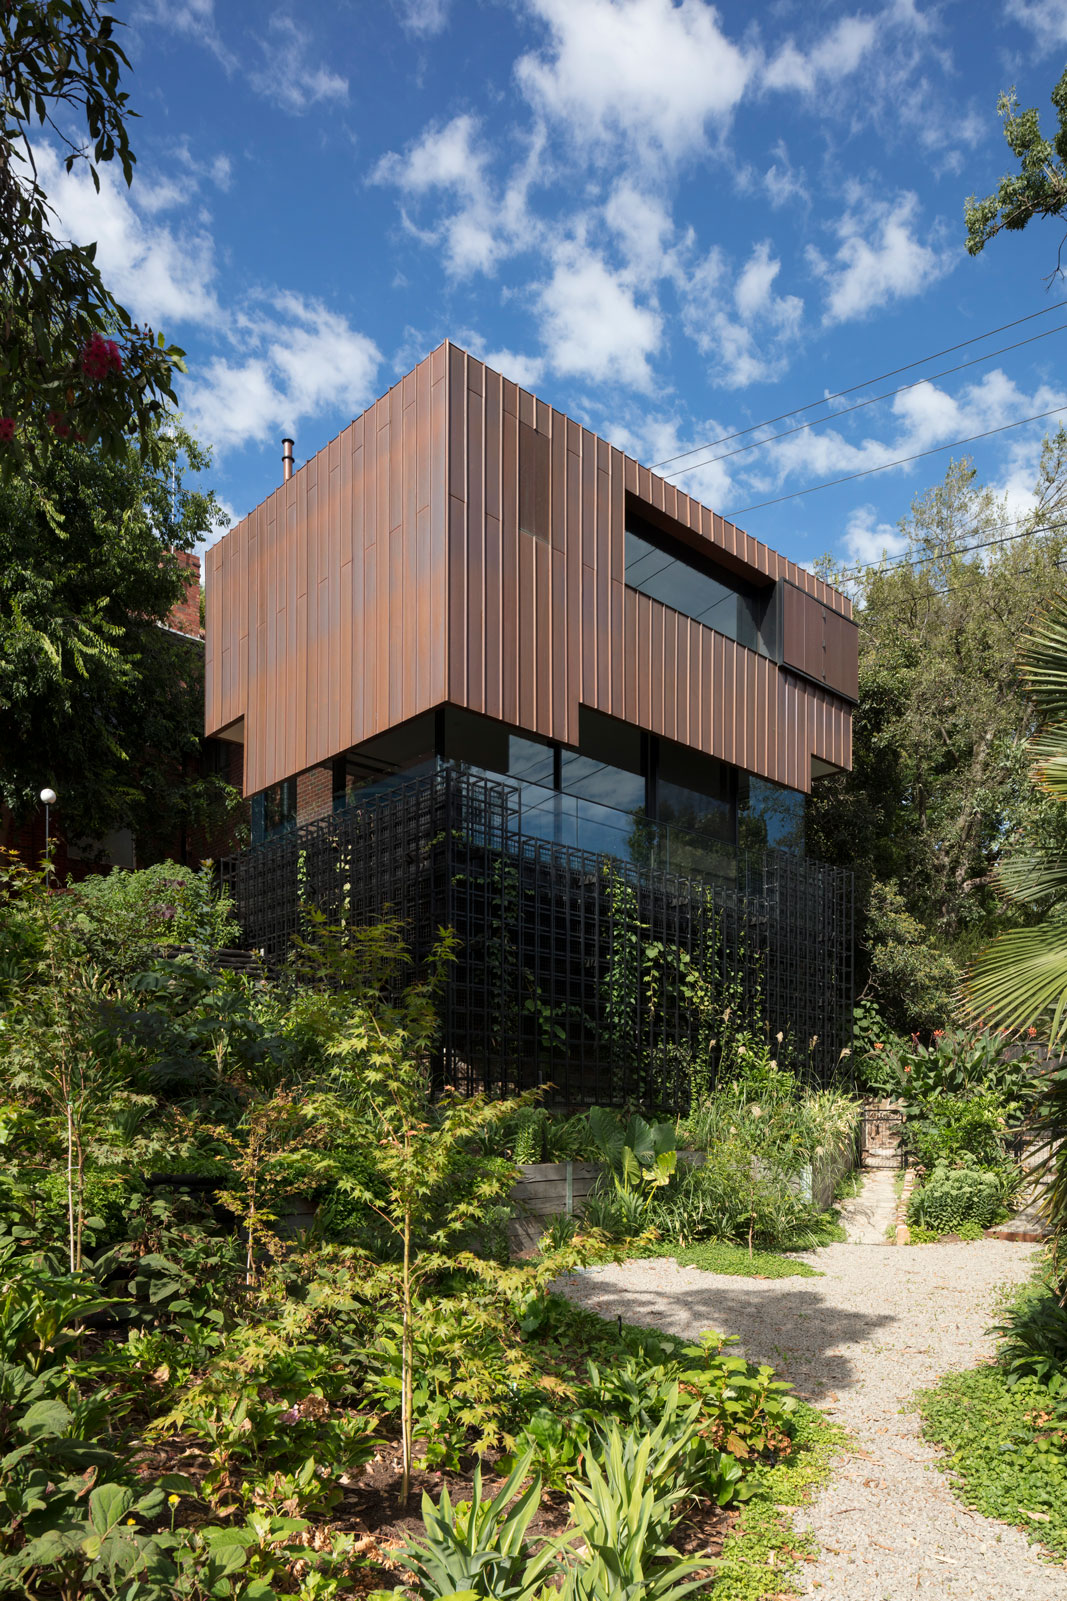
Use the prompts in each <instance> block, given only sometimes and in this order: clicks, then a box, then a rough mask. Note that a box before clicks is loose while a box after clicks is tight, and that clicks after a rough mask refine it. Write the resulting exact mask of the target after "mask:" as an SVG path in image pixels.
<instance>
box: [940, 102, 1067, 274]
mask: <svg viewBox="0 0 1067 1601" xmlns="http://www.w3.org/2000/svg"><path fill="white" fill-rule="evenodd" d="M1051 98H1052V104H1053V106H1054V107H1055V109H1056V116H1057V119H1058V122H1059V128H1058V129H1057V131H1056V133H1055V134H1053V136H1052V138H1051V139H1046V138H1045V136H1044V134H1043V133H1042V132H1041V118H1040V115H1039V113H1038V111H1037V108H1036V107H1035V106H1029V107H1028V108H1027V109H1026V110H1020V109H1019V102H1018V100H1017V99H1016V96H1015V90H1014V89H1009V90H1008V91H1007V93H1005V94H1002V95H1001V96H1000V99H999V100H998V102H997V110H998V112H999V113H1000V115H1001V117H1002V118H1003V120H1004V137H1005V139H1006V140H1007V142H1008V147H1009V149H1010V150H1011V153H1012V155H1013V156H1015V157H1016V159H1017V161H1018V163H1019V169H1018V171H1017V172H1009V173H1007V174H1006V175H1005V177H1003V178H1002V179H1001V180H1000V183H999V184H998V185H997V188H996V190H995V191H994V193H993V194H991V195H986V197H985V199H984V200H979V199H978V198H977V196H976V195H971V197H970V199H969V200H968V201H967V204H966V206H965V208H964V221H965V222H966V225H967V249H968V250H969V251H970V253H971V255H972V256H978V255H981V253H982V251H983V250H984V249H985V247H986V245H987V244H988V243H989V241H990V240H991V239H993V238H995V237H996V235H997V234H998V233H1000V232H1001V231H1002V230H1003V229H1005V228H1006V229H1008V230H1009V231H1013V232H1017V231H1018V230H1019V229H1020V228H1025V227H1026V225H1027V223H1029V222H1030V221H1031V219H1032V218H1034V217H1058V216H1059V215H1060V213H1061V212H1062V211H1063V209H1064V207H1065V206H1067V71H1065V72H1064V74H1063V76H1062V77H1061V78H1060V80H1059V82H1058V83H1057V84H1056V87H1055V88H1054V89H1053V91H1052V97H1051ZM1064 239H1065V240H1067V235H1065V236H1064ZM1062 249H1063V242H1062V241H1061V245H1060V250H1061V252H1062ZM1057 270H1058V268H1057Z"/></svg>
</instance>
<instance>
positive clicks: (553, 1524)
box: [330, 1452, 737, 1590]
mask: <svg viewBox="0 0 1067 1601" xmlns="http://www.w3.org/2000/svg"><path fill="white" fill-rule="evenodd" d="M472 1468H473V1465H472ZM472 1482H473V1481H472V1477H471V1473H469V1472H466V1473H463V1472H458V1473H457V1472H447V1473H438V1472H433V1473H415V1474H413V1475H412V1480H411V1492H410V1495H409V1497H408V1504H407V1506H406V1507H402V1506H401V1505H400V1464H399V1459H398V1458H396V1457H394V1456H393V1455H392V1454H391V1453H388V1452H387V1453H385V1454H383V1455H381V1456H379V1457H376V1458H375V1459H374V1460H373V1461H372V1462H369V1463H368V1464H367V1466H366V1467H365V1468H364V1470H363V1472H362V1473H361V1474H360V1476H359V1478H358V1480H357V1481H356V1483H354V1484H352V1485H350V1486H349V1487H348V1488H347V1489H346V1492H345V1498H344V1501H343V1502H342V1503H341V1504H340V1505H339V1506H337V1507H335V1508H334V1510H333V1513H332V1514H331V1519H330V1521H331V1522H332V1523H333V1524H334V1525H335V1526H337V1527H339V1528H342V1529H345V1530H348V1531H350V1532H353V1533H357V1534H360V1535H364V1536H369V1538H368V1540H367V1544H366V1545H365V1546H364V1547H363V1555H364V1557H365V1558H367V1559H368V1560H369V1561H370V1563H371V1566H369V1567H368V1568H367V1569H366V1570H364V1572H365V1574H366V1578H365V1579H364V1575H363V1573H361V1574H360V1575H359V1581H358V1587H359V1588H360V1589H361V1590H362V1589H363V1588H364V1587H365V1588H366V1589H368V1590H370V1589H396V1588H399V1587H400V1586H401V1584H402V1583H403V1574H402V1573H400V1572H398V1571H397V1569H396V1567H395V1566H394V1565H393V1564H394V1560H395V1559H394V1558H393V1557H392V1556H391V1554H390V1553H391V1551H392V1550H393V1549H395V1548H396V1547H397V1546H402V1545H404V1544H406V1543H407V1541H409V1540H411V1539H412V1538H413V1537H418V1536H421V1535H422V1533H423V1528H424V1525H423V1521H422V1516H421V1512H420V1508H421V1505H422V1497H423V1494H424V1493H425V1494H428V1495H429V1496H430V1498H431V1500H433V1501H435V1502H436V1501H437V1500H438V1499H439V1498H440V1495H441V1491H442V1489H447V1490H448V1494H449V1498H450V1500H451V1502H452V1505H453V1506H455V1504H456V1502H457V1501H469V1500H470V1497H471V1485H472ZM503 1482H504V1481H503V1479H502V1478H499V1477H497V1476H496V1475H495V1474H494V1473H493V1472H492V1469H491V1468H490V1467H489V1466H488V1464H487V1465H486V1467H485V1468H483V1470H482V1495H483V1498H484V1499H487V1500H491V1499H492V1497H493V1496H494V1495H495V1494H496V1492H497V1491H498V1490H499V1489H500V1487H501V1485H502V1484H503ZM736 1517H737V1514H736V1513H735V1512H726V1511H723V1509H722V1508H721V1507H717V1506H715V1505H713V1504H712V1503H711V1502H698V1503H695V1504H693V1505H692V1506H689V1507H687V1508H686V1509H685V1510H684V1513H683V1517H682V1519H681V1522H680V1523H679V1525H678V1527H677V1528H676V1529H675V1531H674V1535H673V1537H672V1543H673V1544H674V1545H675V1546H676V1547H677V1549H678V1550H679V1551H681V1552H682V1553H683V1555H685V1556H707V1557H708V1559H709V1563H710V1561H711V1559H713V1558H715V1557H718V1556H719V1555H720V1554H721V1551H722V1547H723V1543H724V1541H725V1539H726V1536H727V1534H728V1533H729V1531H730V1528H731V1526H732V1524H733V1523H734V1522H735V1520H736ZM568 1523H569V1507H568V1502H567V1497H566V1495H564V1494H563V1493H562V1492H560V1491H553V1490H546V1491H545V1492H544V1494H543V1496H542V1498H541V1505H540V1508H539V1509H538V1512H537V1514H536V1515H535V1517H534V1518H533V1519H532V1521H531V1523H530V1526H529V1530H528V1538H529V1540H530V1542H531V1544H532V1545H534V1546H535V1547H536V1546H537V1545H538V1544H539V1543H540V1542H541V1541H542V1540H550V1539H553V1538H554V1537H555V1536H557V1535H560V1534H562V1533H563V1531H564V1530H565V1529H566V1528H567V1526H568ZM709 1571H710V1568H709Z"/></svg>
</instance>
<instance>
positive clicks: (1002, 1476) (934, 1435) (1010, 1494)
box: [918, 1261, 1067, 1557]
mask: <svg viewBox="0 0 1067 1601" xmlns="http://www.w3.org/2000/svg"><path fill="white" fill-rule="evenodd" d="M1051 1267H1052V1264H1051V1262H1050V1261H1046V1262H1044V1263H1043V1264H1042V1266H1041V1270H1040V1271H1039V1273H1038V1275H1037V1276H1036V1277H1035V1279H1034V1280H1033V1282H1032V1283H1030V1284H1028V1285H1024V1286H1023V1287H1022V1288H1021V1289H1018V1290H1015V1291H1014V1292H1013V1293H1012V1294H1010V1295H1008V1296H1006V1297H1005V1299H1004V1303H1003V1305H1002V1308H1001V1312H1000V1316H999V1318H998V1321H997V1322H996V1324H995V1325H994V1326H993V1328H992V1329H991V1330H990V1333H992V1334H995V1335H996V1336H997V1341H998V1344H997V1355H996V1359H995V1361H994V1362H992V1363H989V1364H986V1365H984V1366H982V1367H978V1368H974V1369H972V1370H970V1371H968V1372H963V1373H950V1374H947V1375H946V1376H945V1377H944V1378H943V1379H942V1380H941V1381H940V1383H939V1384H938V1385H937V1386H936V1387H935V1388H934V1389H932V1390H927V1391H925V1392H923V1393H922V1394H921V1395H920V1396H919V1397H918V1400H919V1407H920V1411H921V1414H922V1419H923V1429H924V1432H925V1433H926V1435H927V1437H928V1438H929V1439H931V1440H934V1441H936V1443H937V1444H938V1445H940V1446H941V1447H942V1448H943V1449H944V1451H945V1452H946V1460H945V1463H944V1466H945V1467H946V1468H947V1469H948V1470H949V1471H951V1473H952V1474H953V1478H954V1480H955V1483H956V1487H957V1491H958V1493H959V1495H960V1496H961V1497H962V1499H963V1500H964V1501H966V1502H967V1503H968V1504H969V1505H970V1506H973V1507H976V1508H977V1509H978V1510H979V1511H980V1512H984V1513H985V1514H986V1515H987V1516H988V1517H995V1518H1000V1519H1001V1520H1002V1521H1004V1522H1007V1523H1013V1524H1016V1525H1017V1526H1018V1527H1019V1528H1022V1529H1024V1530H1025V1532H1026V1533H1027V1534H1028V1535H1029V1536H1030V1538H1031V1539H1033V1540H1036V1541H1039V1542H1040V1543H1041V1544H1042V1545H1044V1546H1046V1547H1047V1548H1048V1549H1049V1550H1050V1551H1053V1552H1055V1553H1056V1554H1057V1555H1058V1556H1060V1557H1067V1308H1065V1307H1064V1306H1063V1304H1062V1301H1061V1298H1060V1295H1059V1293H1058V1285H1057V1283H1056V1282H1055V1280H1054V1278H1053V1277H1052V1275H1051V1271H1050V1270H1051Z"/></svg>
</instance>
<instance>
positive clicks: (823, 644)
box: [782, 583, 859, 701]
mask: <svg viewBox="0 0 1067 1601" xmlns="http://www.w3.org/2000/svg"><path fill="white" fill-rule="evenodd" d="M782 595H783V603H782V661H783V662H784V663H785V665H786V666H787V667H792V668H795V670H796V671H797V672H798V673H803V674H804V675H805V676H806V677H808V678H813V679H815V681H816V682H817V683H819V684H825V685H826V687H827V688H828V689H832V690H835V691H836V692H837V693H838V694H839V695H845V696H847V697H848V699H850V700H853V701H854V700H856V699H857V698H858V695H859V645H858V638H857V631H856V625H855V623H854V622H852V620H851V618H849V617H845V616H842V615H841V614H840V613H839V612H837V611H834V610H832V609H831V608H830V607H828V606H826V605H825V604H824V603H823V602H822V600H821V599H820V598H819V597H817V596H815V595H806V594H804V593H803V592H802V591H801V590H799V589H797V588H796V587H795V586H794V585H793V584H790V583H786V584H783V586H782Z"/></svg>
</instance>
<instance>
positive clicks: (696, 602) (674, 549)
mask: <svg viewBox="0 0 1067 1601" xmlns="http://www.w3.org/2000/svg"><path fill="white" fill-rule="evenodd" d="M626 582H627V584H629V586H630V588H631V589H639V590H640V591H641V593H642V594H643V595H649V596H651V598H652V599H653V600H658V601H662V603H663V605H664V606H670V607H671V609H672V610H673V611H678V612H681V613H682V615H683V616H685V617H692V618H693V619H694V620H695V621H696V622H698V623H703V624H704V626H705V627H707V628H714V629H717V630H718V632H719V633H720V634H725V635H726V636H727V638H728V639H735V640H736V641H737V643H738V644H739V645H746V646H747V647H748V649H749V650H758V651H762V652H763V653H764V654H765V655H770V654H773V651H774V648H775V642H774V639H773V637H772V634H773V618H774V606H773V595H774V589H773V586H772V585H768V586H767V587H765V588H762V589H760V588H757V587H756V586H755V585H752V584H746V583H745V582H744V580H743V579H740V578H735V577H734V575H733V574H732V573H729V572H727V571H726V570H725V569H724V568H722V569H716V568H715V567H714V566H713V564H712V563H711V562H710V561H707V560H705V559H704V558H702V557H701V556H699V555H698V554H697V553H696V552H695V551H690V550H688V549H687V548H686V547H685V546H682V545H678V544H677V542H676V541H675V540H673V539H671V537H670V535H669V534H664V533H661V532H660V530H659V529H658V528H654V527H653V526H652V524H651V523H647V522H646V521H645V520H644V518H643V517H640V516H638V515H637V513H636V512H632V511H628V512H627V514H626Z"/></svg>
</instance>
